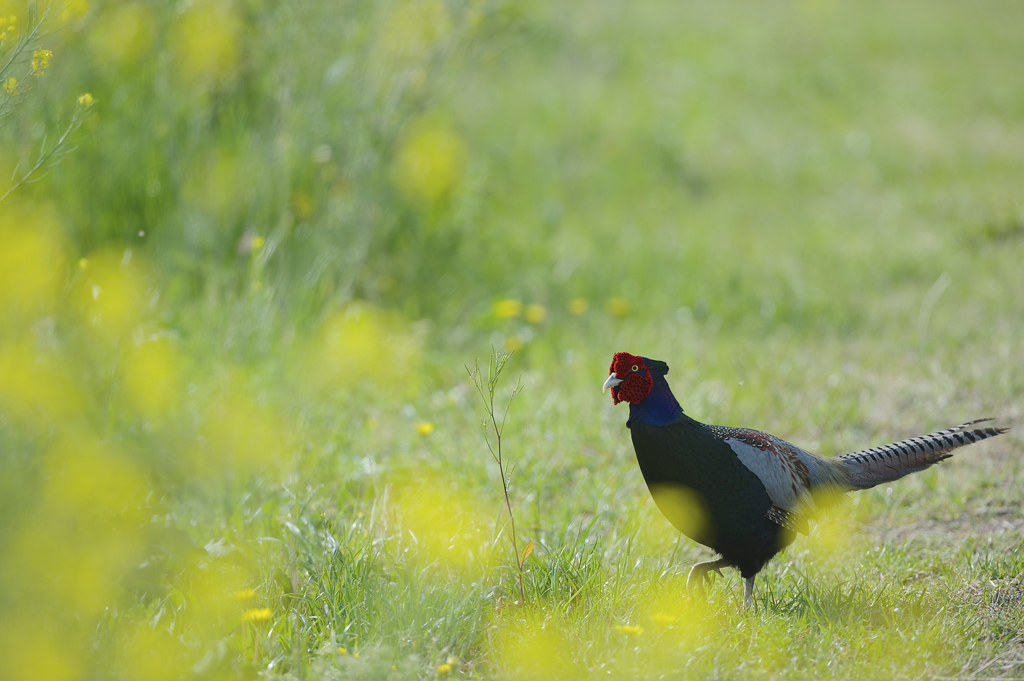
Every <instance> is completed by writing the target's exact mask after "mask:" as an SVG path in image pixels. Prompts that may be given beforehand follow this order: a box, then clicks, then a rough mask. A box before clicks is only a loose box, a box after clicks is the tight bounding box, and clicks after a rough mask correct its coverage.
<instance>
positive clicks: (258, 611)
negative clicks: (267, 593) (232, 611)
mask: <svg viewBox="0 0 1024 681" xmlns="http://www.w3.org/2000/svg"><path fill="white" fill-rule="evenodd" d="M273 614H274V613H273V611H272V610H271V609H270V608H252V609H251V610H246V611H245V612H243V613H242V621H243V622H253V623H256V624H258V623H260V622H266V621H267V620H269V619H270V616H271V615H273Z"/></svg>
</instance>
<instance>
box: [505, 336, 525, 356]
mask: <svg viewBox="0 0 1024 681" xmlns="http://www.w3.org/2000/svg"><path fill="white" fill-rule="evenodd" d="M524 345H526V344H525V343H523V341H522V340H521V339H520V338H519V336H509V337H508V338H506V339H505V349H506V350H508V351H509V352H516V351H517V350H522V349H523V346H524Z"/></svg>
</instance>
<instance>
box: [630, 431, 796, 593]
mask: <svg viewBox="0 0 1024 681" xmlns="http://www.w3.org/2000/svg"><path fill="white" fill-rule="evenodd" d="M630 432H631V434H632V438H633V448H634V449H635V450H636V458H637V461H638V462H639V464H640V470H641V472H642V473H643V476H644V480H645V481H646V482H647V486H648V488H650V489H651V491H652V493H653V494H654V496H655V501H657V502H658V503H659V507H662V506H663V505H664V504H663V502H661V501H659V494H657V493H655V492H656V490H660V489H664V487H665V486H670V487H671V486H678V487H683V488H686V489H687V490H690V491H692V493H693V494H695V495H696V497H697V500H698V501H699V503H700V504H701V505H702V506H703V508H702V511H703V513H702V515H703V518H704V520H705V521H706V522H705V523H704V524H703V528H702V529H699V530H698V529H697V528H696V527H695V526H694V525H692V524H687V523H680V522H677V521H676V520H674V519H673V517H672V516H673V514H672V512H671V510H670V509H666V508H662V511H663V512H664V513H665V515H666V516H667V517H668V518H669V519H670V520H672V522H673V524H674V525H676V527H677V528H678V529H679V530H680V531H681V532H683V533H684V534H686V535H687V536H688V537H690V538H691V539H693V540H694V541H697V542H700V543H701V544H704V545H705V546H708V547H710V548H712V549H714V550H715V551H717V552H718V553H720V554H722V557H723V558H726V559H728V560H730V561H732V562H733V563H735V564H736V566H737V567H738V568H739V569H740V572H741V573H742V574H743V576H744V577H748V576H752V575H754V574H756V573H757V571H758V570H760V569H761V567H762V566H763V565H764V564H765V563H766V562H767V561H768V560H769V559H770V558H771V557H772V556H774V555H775V554H776V553H777V552H778V551H779V550H780V549H782V548H783V547H785V546H787V545H788V544H789V543H791V542H792V541H793V539H794V536H793V535H792V533H790V532H789V531H788V530H784V529H783V528H782V527H780V526H779V525H777V524H775V523H774V522H772V521H771V520H768V518H767V517H766V516H765V514H766V513H767V512H768V510H769V509H770V508H771V506H772V500H771V498H770V497H769V496H768V493H767V492H766V491H765V488H764V485H763V484H762V483H761V481H760V480H759V479H758V477H757V475H755V474H754V473H753V472H752V471H751V470H750V469H748V468H747V467H746V466H744V465H743V464H742V463H741V462H740V460H739V458H738V457H737V456H736V454H735V452H733V450H732V449H731V448H730V447H729V445H728V444H727V443H726V442H724V441H723V440H722V439H720V438H718V437H716V436H715V434H714V433H713V432H712V431H711V429H710V428H709V427H708V426H706V425H704V424H702V423H699V422H697V421H694V420H693V419H691V418H689V417H688V416H686V415H685V414H682V415H680V416H679V418H678V419H677V420H676V421H675V422H673V423H671V424H669V425H667V426H652V425H648V424H646V423H644V422H642V421H639V420H635V421H633V422H631V423H630Z"/></svg>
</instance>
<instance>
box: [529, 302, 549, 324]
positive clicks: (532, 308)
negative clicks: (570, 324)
mask: <svg viewBox="0 0 1024 681" xmlns="http://www.w3.org/2000/svg"><path fill="white" fill-rule="evenodd" d="M547 316H548V311H547V308H545V307H544V306H543V305H527V306H526V321H528V322H530V323H531V324H540V323H541V322H542V321H544V318H545V317H547Z"/></svg>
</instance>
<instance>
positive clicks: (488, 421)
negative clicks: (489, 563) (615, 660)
mask: <svg viewBox="0 0 1024 681" xmlns="http://www.w3.org/2000/svg"><path fill="white" fill-rule="evenodd" d="M511 356H512V353H511V352H504V351H499V350H496V349H495V348H493V347H492V348H491V357H490V359H489V360H488V362H487V380H486V381H485V380H484V378H483V372H482V371H481V369H480V360H479V359H477V360H474V368H472V369H470V368H469V365H468V364H467V365H466V372H467V373H468V374H469V377H470V379H472V381H473V384H474V385H475V386H476V389H477V392H478V393H479V394H480V399H481V400H482V401H483V403H484V411H485V412H486V414H487V417H486V418H484V419H483V420H482V422H481V424H482V425H483V430H484V443H485V444H486V445H487V450H488V451H489V452H490V453H491V457H492V458H493V459H494V461H495V463H497V464H498V473H499V474H500V475H501V489H502V492H503V493H504V496H505V509H506V510H507V511H508V519H509V525H510V527H511V530H512V555H513V556H515V559H516V568H517V577H518V579H519V598H520V602H521V603H526V589H525V587H524V586H523V563H524V561H525V558H526V556H525V554H520V553H519V540H518V537H517V536H516V518H515V513H513V511H512V500H511V497H510V496H509V489H508V488H509V484H510V483H511V474H512V471H511V468H510V466H509V463H508V461H507V459H506V458H505V456H504V452H503V451H502V448H501V445H502V436H503V435H504V433H505V423H506V422H507V421H508V411H509V408H510V407H511V406H512V400H513V399H514V398H515V396H516V395H517V394H518V393H519V391H521V390H522V389H523V384H522V378H519V379H517V380H516V385H515V387H514V388H513V389H512V392H511V394H509V397H508V401H507V402H506V403H505V408H504V410H503V411H502V412H501V418H500V419H499V418H498V414H497V412H496V410H495V408H494V394H495V392H496V390H497V386H498V377H499V376H500V375H501V371H502V369H504V368H505V364H506V363H507V362H508V360H509V358H510V357H511ZM491 432H493V434H494V442H493V444H492V442H491V438H490V433H491Z"/></svg>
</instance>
